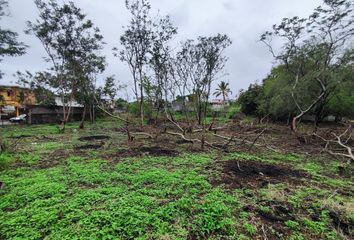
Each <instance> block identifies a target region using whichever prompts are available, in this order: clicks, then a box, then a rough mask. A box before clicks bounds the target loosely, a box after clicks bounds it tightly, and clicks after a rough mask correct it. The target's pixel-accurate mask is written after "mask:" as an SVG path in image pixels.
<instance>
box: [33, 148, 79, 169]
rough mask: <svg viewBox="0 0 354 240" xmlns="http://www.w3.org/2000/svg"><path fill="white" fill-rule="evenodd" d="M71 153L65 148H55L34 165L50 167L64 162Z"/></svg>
mask: <svg viewBox="0 0 354 240" xmlns="http://www.w3.org/2000/svg"><path fill="white" fill-rule="evenodd" d="M71 155H72V153H71V152H68V151H66V150H62V149H58V150H55V151H54V152H52V153H50V154H49V155H46V156H45V157H43V158H42V159H41V161H40V162H39V163H38V164H37V166H36V167H37V168H40V169H46V168H51V167H55V166H58V165H61V164H64V163H66V159H67V158H68V157H70V156H71Z"/></svg>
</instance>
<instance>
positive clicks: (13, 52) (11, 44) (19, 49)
mask: <svg viewBox="0 0 354 240" xmlns="http://www.w3.org/2000/svg"><path fill="white" fill-rule="evenodd" d="M7 8H8V1H7V0H0V20H1V18H2V17H4V16H7V15H8V14H7V12H6V9H7ZM17 38H18V34H17V33H16V32H13V31H11V30H9V29H3V28H2V27H0V61H2V59H1V58H3V57H4V56H19V55H23V54H25V53H26V47H27V46H26V45H25V44H24V43H22V42H19V41H18V40H17ZM2 75H3V74H2V72H1V71H0V79H1V78H2Z"/></svg>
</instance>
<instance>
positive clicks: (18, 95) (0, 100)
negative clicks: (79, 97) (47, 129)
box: [0, 85, 83, 124]
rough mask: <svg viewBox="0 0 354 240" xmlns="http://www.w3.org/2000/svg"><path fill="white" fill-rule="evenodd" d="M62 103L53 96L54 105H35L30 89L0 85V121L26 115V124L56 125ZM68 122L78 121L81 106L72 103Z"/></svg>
mask: <svg viewBox="0 0 354 240" xmlns="http://www.w3.org/2000/svg"><path fill="white" fill-rule="evenodd" d="M63 105H64V104H63V102H62V99H61V98H60V97H59V96H55V105H53V106H45V105H39V104H37V101H36V97H35V94H34V92H33V91H32V90H31V89H28V88H23V87H19V86H3V85H0V119H9V118H11V117H14V116H16V117H17V116H19V115H20V114H27V115H28V117H27V122H28V123H30V124H32V123H57V122H60V121H61V118H62V114H63ZM69 105H71V112H70V120H80V119H81V115H82V112H83V105H81V104H79V103H77V102H76V101H72V102H71V103H70V102H69V103H66V106H69Z"/></svg>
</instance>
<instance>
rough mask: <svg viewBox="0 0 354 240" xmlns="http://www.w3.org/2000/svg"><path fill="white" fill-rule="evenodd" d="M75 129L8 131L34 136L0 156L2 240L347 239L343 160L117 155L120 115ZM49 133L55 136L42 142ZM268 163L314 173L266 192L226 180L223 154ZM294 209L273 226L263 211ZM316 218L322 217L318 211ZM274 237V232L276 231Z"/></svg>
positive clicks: (353, 215) (349, 213)
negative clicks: (95, 138)
mask: <svg viewBox="0 0 354 240" xmlns="http://www.w3.org/2000/svg"><path fill="white" fill-rule="evenodd" d="M77 125H78V124H77V123H73V124H69V125H68V128H67V131H66V133H64V134H60V133H59V132H57V126H55V125H36V126H10V127H9V128H3V129H1V130H4V131H2V132H1V137H3V138H5V139H7V140H8V141H9V142H10V144H11V143H12V142H15V141H18V140H16V139H13V138H10V137H13V136H20V135H28V136H32V137H27V138H23V139H21V140H20V141H19V142H18V145H17V146H16V148H15V149H14V151H8V152H6V153H2V154H0V167H1V168H0V181H1V182H3V183H5V187H4V188H3V189H1V190H0V239H188V238H196V239H259V238H262V237H263V236H264V233H263V230H262V229H264V228H265V227H266V228H267V234H270V235H272V236H277V237H278V238H280V239H294V240H295V239H344V238H343V235H342V233H340V232H338V231H337V230H336V227H335V226H334V224H333V221H332V219H331V218H330V215H329V212H330V211H335V212H340V213H342V215H341V216H342V217H343V220H344V221H345V222H354V210H353V207H352V206H353V205H352V203H353V201H352V195H350V194H349V195H345V194H343V195H341V194H340V193H339V190H342V191H346V192H348V191H350V190H351V189H352V186H353V184H352V183H351V181H350V179H348V178H341V177H338V176H337V177H336V178H331V177H329V174H332V173H334V172H335V171H336V169H337V168H338V166H339V164H338V162H336V161H334V160H331V161H330V162H329V164H327V165H328V167H327V166H325V165H323V164H322V163H321V161H322V160H321V161H317V160H316V159H314V158H309V157H305V156H302V155H298V154H280V153H272V152H262V153H253V154H250V153H245V152H232V153H228V154H226V153H225V154H218V153H216V152H207V153H189V152H188V151H185V149H182V148H181V149H179V151H180V155H178V156H175V157H171V156H162V157H152V156H142V157H124V158H123V157H116V158H114V157H112V158H110V157H109V156H110V154H114V153H116V152H117V151H118V150H121V149H126V148H127V146H126V145H125V144H126V137H125V136H124V135H122V133H120V132H118V131H114V129H115V128H116V127H119V125H117V124H116V123H115V122H112V121H109V120H108V121H107V120H101V121H99V122H98V123H97V124H95V125H90V124H88V125H87V127H86V128H85V129H84V130H78V128H77ZM90 134H106V135H109V136H110V137H111V139H110V140H108V142H109V144H108V143H107V144H106V145H105V147H104V148H102V149H98V150H87V151H84V152H80V151H75V150H74V146H77V145H81V144H87V142H86V143H85V142H80V141H78V138H79V137H81V136H87V135H90ZM43 135H45V136H46V137H48V138H49V139H50V140H48V139H42V136H43ZM234 159H236V160H243V161H250V162H251V163H252V162H253V161H262V162H266V163H268V164H278V163H281V164H287V165H291V166H292V167H293V168H294V169H299V170H300V169H301V170H304V171H306V172H307V173H308V174H309V176H310V177H311V178H308V179H306V181H304V182H303V183H302V184H299V185H292V184H290V183H287V182H280V183H274V184H269V185H268V186H266V187H264V188H260V189H253V188H243V189H228V188H226V186H223V185H219V186H217V185H213V184H212V179H220V177H221V175H222V174H223V173H222V166H221V165H220V161H227V160H234ZM269 203H274V204H278V205H279V204H282V205H284V206H289V208H291V209H292V212H291V214H292V216H293V217H294V219H292V220H287V221H284V222H279V223H278V224H279V226H281V227H282V228H283V229H284V232H282V231H280V230H279V229H276V228H273V225H272V223H270V222H267V221H266V220H264V219H263V218H262V217H260V215H259V213H260V212H262V213H269V214H270V213H272V212H273V209H272V205H269ZM314 215H318V217H317V218H314V217H313V216H314ZM270 235H269V236H268V237H270Z"/></svg>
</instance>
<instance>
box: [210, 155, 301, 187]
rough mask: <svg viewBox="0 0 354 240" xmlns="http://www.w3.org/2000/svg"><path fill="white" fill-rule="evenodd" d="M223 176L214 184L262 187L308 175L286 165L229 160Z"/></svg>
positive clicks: (296, 179)
mask: <svg viewBox="0 0 354 240" xmlns="http://www.w3.org/2000/svg"><path fill="white" fill-rule="evenodd" d="M223 167H224V169H223V173H224V174H223V176H222V177H221V180H217V181H214V184H217V185H219V184H225V185H226V186H227V187H229V188H231V189H235V188H244V187H251V188H262V187H265V186H267V185H268V184H277V183H282V182H300V181H301V178H303V177H307V176H308V175H307V174H306V173H305V172H304V171H299V170H294V169H291V167H289V166H286V165H278V164H277V165H273V164H266V163H262V162H257V161H237V160H231V161H227V162H225V163H224V166H223Z"/></svg>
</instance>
